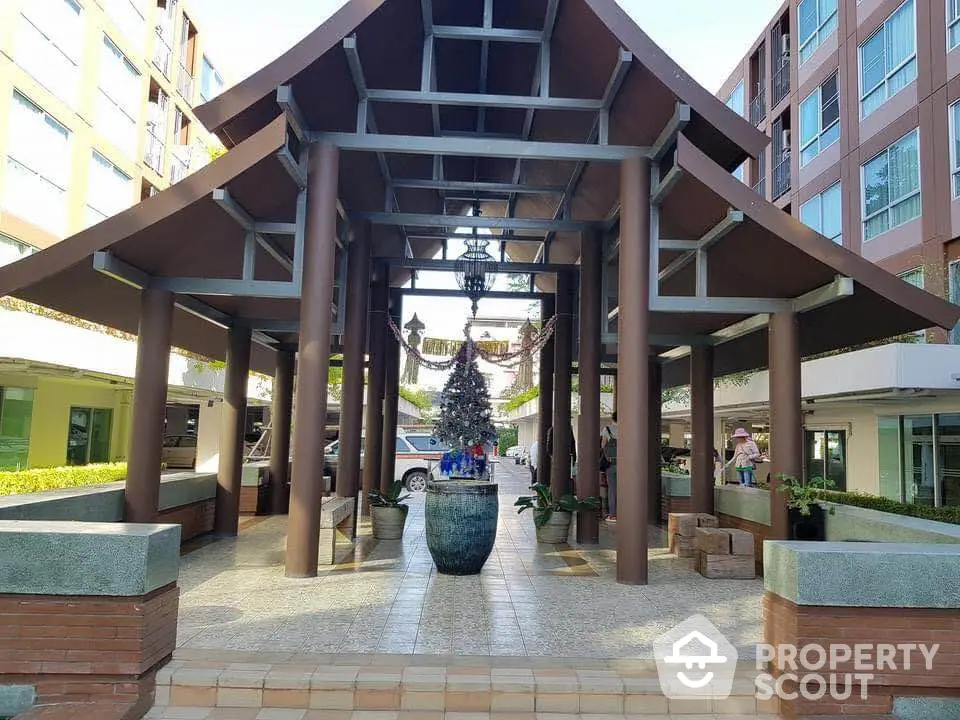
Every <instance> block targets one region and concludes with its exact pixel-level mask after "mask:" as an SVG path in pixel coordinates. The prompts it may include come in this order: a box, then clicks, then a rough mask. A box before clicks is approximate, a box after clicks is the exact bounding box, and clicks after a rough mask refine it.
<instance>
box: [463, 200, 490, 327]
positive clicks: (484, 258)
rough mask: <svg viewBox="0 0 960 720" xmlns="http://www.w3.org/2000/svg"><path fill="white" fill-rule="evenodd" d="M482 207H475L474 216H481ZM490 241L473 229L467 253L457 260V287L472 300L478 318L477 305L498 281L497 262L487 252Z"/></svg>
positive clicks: (474, 312)
mask: <svg viewBox="0 0 960 720" xmlns="http://www.w3.org/2000/svg"><path fill="white" fill-rule="evenodd" d="M481 214H482V213H481V210H480V205H479V203H477V204H476V205H474V207H473V216H474V217H479V216H480V215H481ZM489 244H490V243H489V241H488V240H485V239H483V238H482V237H480V236H479V235H478V234H477V228H474V229H473V236H472V237H471V238H470V239H468V240H467V241H466V245H467V251H466V252H465V253H463V255H461V256H460V257H459V258H457V269H456V275H457V285H458V286H459V287H460V289H461V290H462V291H463V293H464V295H466V296H467V297H468V298H470V301H471V303H472V308H473V316H474V317H476V316H477V304H478V303H479V302H480V299H481V298H482V297H483V296H484V295H486V294H487V293H488V292H490V290H491V289H492V288H493V283H494V280H495V279H496V271H497V262H496V260H494V258H493V256H492V255H490V253H488V252H487V245H489Z"/></svg>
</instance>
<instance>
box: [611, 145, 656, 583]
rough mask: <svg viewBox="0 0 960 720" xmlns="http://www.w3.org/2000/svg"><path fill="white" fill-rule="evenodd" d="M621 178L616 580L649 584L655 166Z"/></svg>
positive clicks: (626, 164)
mask: <svg viewBox="0 0 960 720" xmlns="http://www.w3.org/2000/svg"><path fill="white" fill-rule="evenodd" d="M620 167H621V173H620V198H621V199H620V203H621V209H620V268H619V273H620V295H619V300H620V313H619V316H618V324H619V357H618V362H617V378H618V381H619V383H618V386H617V390H618V392H619V397H618V398H617V403H618V407H617V425H618V428H619V433H620V435H619V439H618V441H617V581H618V582H621V583H624V584H629V585H646V584H647V547H648V539H647V520H648V518H649V517H650V511H649V508H648V507H647V506H648V504H649V502H650V488H649V483H650V482H652V481H653V480H652V478H650V456H649V452H650V447H649V446H650V428H649V422H650V418H649V412H650V408H649V407H648V402H649V393H650V387H649V377H648V375H649V363H650V356H649V353H650V349H649V327H650V161H649V160H648V159H646V158H642V157H635V158H630V159H628V160H624V161H623V163H622V164H621V166H620Z"/></svg>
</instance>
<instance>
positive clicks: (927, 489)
mask: <svg viewBox="0 0 960 720" xmlns="http://www.w3.org/2000/svg"><path fill="white" fill-rule="evenodd" d="M933 457H934V456H933V416H932V415H907V416H904V418H903V476H904V480H905V484H904V493H903V499H904V501H905V502H908V503H916V504H918V505H933V504H934V503H935V498H934V461H933Z"/></svg>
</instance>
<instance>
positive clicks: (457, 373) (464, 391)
mask: <svg viewBox="0 0 960 720" xmlns="http://www.w3.org/2000/svg"><path fill="white" fill-rule="evenodd" d="M492 414H493V409H492V408H491V407H490V393H489V392H488V390H487V383H486V381H485V380H484V379H483V375H481V374H480V370H479V368H478V367H477V359H476V355H475V354H474V347H473V343H472V342H467V343H465V344H464V345H463V346H462V347H461V348H460V351H459V352H458V353H457V358H456V364H455V365H454V366H453V372H452V373H451V374H450V377H449V378H448V379H447V383H446V385H444V386H443V392H442V393H441V395H440V417H439V418H438V420H437V430H436V434H437V437H439V438H440V439H441V440H442V441H443V442H445V443H447V444H448V445H449V446H450V447H451V448H454V449H456V450H469V449H471V448H474V447H476V446H478V445H483V444H485V443H488V442H489V443H492V442H493V441H494V440H495V439H496V437H497V432H496V430H495V429H494V427H493V422H492V421H491V419H490V418H491V415H492Z"/></svg>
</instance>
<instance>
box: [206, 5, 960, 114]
mask: <svg viewBox="0 0 960 720" xmlns="http://www.w3.org/2000/svg"><path fill="white" fill-rule="evenodd" d="M958 2H960V0H958ZM204 62H206V58H204ZM744 100H745V98H744V94H743V80H741V81H740V82H739V83H737V86H736V87H735V88H734V89H733V92H732V93H730V96H729V97H728V98H727V102H726V105H727V107H728V108H730V109H731V110H733V111H734V112H735V113H736V114H737V115H739V116H740V117H743V116H744V112H745V111H746V110H745V107H744Z"/></svg>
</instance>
